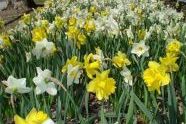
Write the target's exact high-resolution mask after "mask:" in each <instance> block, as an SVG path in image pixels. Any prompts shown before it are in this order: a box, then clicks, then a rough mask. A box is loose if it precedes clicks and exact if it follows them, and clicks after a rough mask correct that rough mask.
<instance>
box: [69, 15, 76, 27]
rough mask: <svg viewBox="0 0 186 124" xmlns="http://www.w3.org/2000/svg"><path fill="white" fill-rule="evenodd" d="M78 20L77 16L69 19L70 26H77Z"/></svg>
mask: <svg viewBox="0 0 186 124" xmlns="http://www.w3.org/2000/svg"><path fill="white" fill-rule="evenodd" d="M76 22H77V19H76V18H75V17H71V18H70V19H69V21H68V23H69V25H70V26H75V25H76Z"/></svg>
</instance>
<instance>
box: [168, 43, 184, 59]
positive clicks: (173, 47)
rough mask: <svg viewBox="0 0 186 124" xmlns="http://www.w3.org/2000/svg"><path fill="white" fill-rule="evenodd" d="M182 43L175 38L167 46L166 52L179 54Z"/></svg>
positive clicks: (174, 54)
mask: <svg viewBox="0 0 186 124" xmlns="http://www.w3.org/2000/svg"><path fill="white" fill-rule="evenodd" d="M181 46H182V43H181V42H179V41H178V40H176V39H173V40H172V41H171V42H170V43H168V45H167V47H166V54H167V55H169V56H178V55H179V54H180V49H181Z"/></svg>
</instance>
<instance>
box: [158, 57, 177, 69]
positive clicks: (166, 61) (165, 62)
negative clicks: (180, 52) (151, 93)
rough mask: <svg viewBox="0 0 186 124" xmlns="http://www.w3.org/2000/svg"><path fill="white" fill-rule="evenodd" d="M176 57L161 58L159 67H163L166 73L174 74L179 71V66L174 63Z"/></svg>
mask: <svg viewBox="0 0 186 124" xmlns="http://www.w3.org/2000/svg"><path fill="white" fill-rule="evenodd" d="M177 60H178V57H175V56H170V55H167V56H166V57H163V58H161V57H160V62H161V65H162V66H164V67H165V69H166V72H175V71H178V70H179V66H178V64H177V63H176V61H177Z"/></svg>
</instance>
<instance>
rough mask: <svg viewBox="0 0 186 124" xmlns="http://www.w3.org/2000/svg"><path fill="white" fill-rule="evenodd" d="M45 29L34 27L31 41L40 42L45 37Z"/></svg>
mask: <svg viewBox="0 0 186 124" xmlns="http://www.w3.org/2000/svg"><path fill="white" fill-rule="evenodd" d="M46 37H47V35H46V31H45V28H43V27H35V28H34V29H33V30H32V41H33V42H41V41H43V39H46Z"/></svg>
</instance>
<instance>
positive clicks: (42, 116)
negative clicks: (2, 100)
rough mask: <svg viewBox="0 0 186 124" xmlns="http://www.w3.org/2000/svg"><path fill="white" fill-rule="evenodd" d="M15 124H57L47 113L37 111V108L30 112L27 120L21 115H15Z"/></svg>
mask: <svg viewBox="0 0 186 124" xmlns="http://www.w3.org/2000/svg"><path fill="white" fill-rule="evenodd" d="M14 122H15V124H55V123H54V122H53V121H52V119H50V118H49V117H48V115H47V114H46V113H44V112H43V111H37V110H36V109H35V108H33V109H32V110H31V111H30V112H29V114H28V115H27V116H26V119H23V118H22V117H20V116H19V115H15V116H14Z"/></svg>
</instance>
